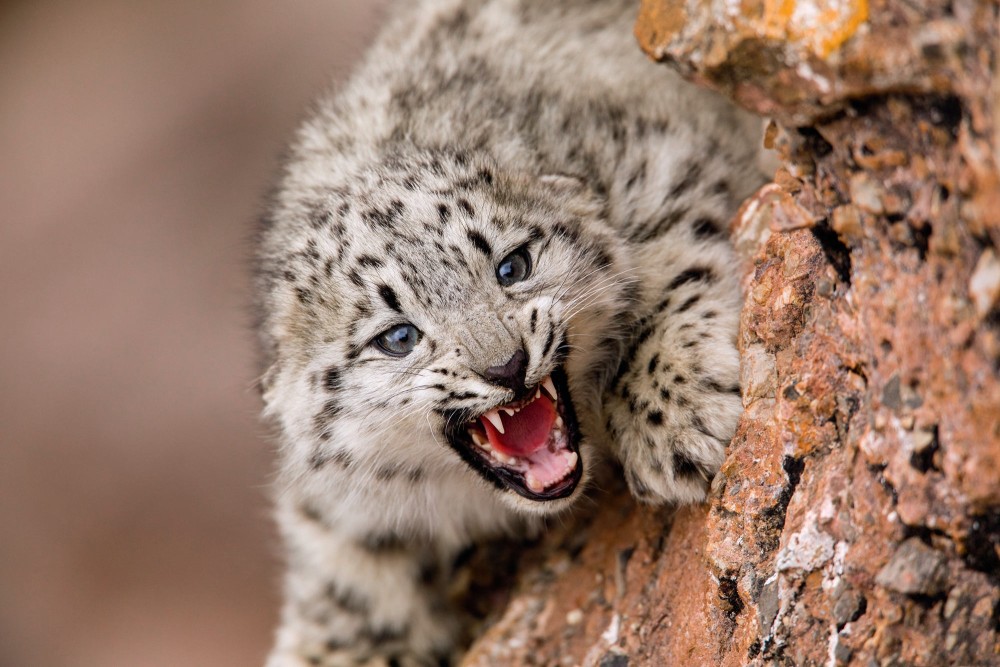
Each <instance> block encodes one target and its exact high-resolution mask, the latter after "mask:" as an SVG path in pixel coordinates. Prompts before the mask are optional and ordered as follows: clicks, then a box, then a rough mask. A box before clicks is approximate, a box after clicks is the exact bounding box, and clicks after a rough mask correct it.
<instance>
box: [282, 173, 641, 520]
mask: <svg viewBox="0 0 1000 667" xmlns="http://www.w3.org/2000/svg"><path fill="white" fill-rule="evenodd" d="M284 192H285V194H284V195H283V197H284V200H283V201H279V203H278V213H277V214H276V215H275V216H274V222H273V223H272V225H273V226H272V228H271V229H269V230H267V231H265V244H264V247H265V255H264V259H263V262H262V269H263V273H262V275H263V276H264V280H265V281H266V282H267V292H268V294H269V296H268V298H267V301H266V303H265V321H266V325H265V331H267V332H268V333H267V336H266V340H265V344H266V345H267V346H268V347H269V348H270V355H271V361H272V367H271V370H270V371H269V373H268V374H267V376H266V380H265V399H266V402H267V403H268V410H269V411H270V412H271V413H272V414H274V415H276V416H277V419H278V421H279V423H280V424H281V426H282V428H283V431H284V434H285V436H286V438H285V440H286V442H287V443H289V446H292V447H296V448H299V449H300V450H301V452H300V453H301V455H302V458H306V459H308V460H309V461H311V464H312V465H313V466H314V467H316V468H321V467H323V466H327V465H334V466H340V467H341V468H345V467H349V468H351V469H352V470H353V479H352V482H353V483H362V484H364V483H376V482H377V481H378V480H380V479H382V478H390V477H399V476H404V477H408V478H409V479H411V481H413V482H414V483H419V482H420V481H421V480H430V479H433V478H434V477H435V475H437V476H442V475H448V476H454V475H464V476H468V477H470V478H474V479H475V480H477V482H478V483H479V484H480V485H482V483H483V482H485V483H487V484H488V485H489V486H490V487H492V488H494V489H496V491H497V492H498V493H500V494H501V496H502V497H503V498H504V499H505V501H506V502H508V503H509V504H512V505H513V506H514V507H516V508H519V509H522V510H527V511H530V512H536V513H537V512H546V511H549V510H553V509H558V508H560V507H562V506H564V505H565V504H566V502H568V501H569V500H570V499H571V498H572V497H573V496H574V495H575V493H576V492H577V490H578V488H579V487H580V486H581V485H580V484H579V482H580V480H581V478H583V477H584V475H585V472H584V471H585V467H586V463H587V462H588V461H587V459H588V457H589V456H590V452H589V450H588V448H587V446H586V445H585V443H584V442H583V437H582V436H583V432H584V430H585V429H584V428H582V427H581V424H580V422H579V420H578V418H577V414H578V412H581V411H584V410H585V411H589V412H593V413H595V414H596V412H597V411H598V410H599V401H598V398H599V388H600V386H601V384H602V382H603V380H604V379H605V375H606V373H607V371H608V367H609V365H611V364H613V358H614V356H615V354H616V353H617V351H618V347H617V345H618V343H617V337H616V336H615V335H614V333H615V331H616V326H618V318H619V313H621V312H623V311H624V304H625V303H626V302H627V300H628V298H629V295H628V292H629V290H628V283H629V281H628V279H627V273H628V270H627V267H626V265H625V258H624V256H623V253H622V252H621V250H620V248H619V246H618V242H617V241H615V240H614V239H613V237H611V236H610V235H609V234H607V233H606V231H605V228H604V225H602V224H601V223H600V222H599V220H600V217H601V215H602V210H601V201H600V199H599V198H598V197H595V196H594V195H593V194H592V193H590V192H589V191H588V190H586V189H585V188H584V187H583V186H582V184H581V183H580V182H579V181H577V180H575V179H573V178H569V177H564V176H533V175H523V174H504V173H500V172H499V171H498V170H497V169H496V168H495V167H494V166H492V165H491V164H490V163H489V162H488V161H485V160H479V159H476V158H475V157H471V156H469V155H466V154H446V153H433V154H424V155H420V156H413V155H408V156H394V157H392V158H390V159H387V160H383V161H382V162H381V163H380V164H379V165H378V166H377V167H374V168H369V169H365V170H364V171H363V172H362V173H361V174H360V175H356V177H355V178H354V179H353V180H352V185H351V186H350V187H347V186H343V187H337V186H328V185H325V184H323V183H321V182H319V183H314V184H310V185H309V186H302V187H296V188H286V189H285V191H284ZM292 193H299V194H292ZM301 193H308V194H301ZM268 238H272V239H280V240H275V241H273V242H271V243H268V241H267V239H268ZM267 248H276V249H280V250H276V251H275V252H274V254H270V255H269V254H268V250H267ZM289 248H291V249H292V250H291V251H289V250H288V249H289ZM306 447H308V451H306V450H305V449H304V448H306Z"/></svg>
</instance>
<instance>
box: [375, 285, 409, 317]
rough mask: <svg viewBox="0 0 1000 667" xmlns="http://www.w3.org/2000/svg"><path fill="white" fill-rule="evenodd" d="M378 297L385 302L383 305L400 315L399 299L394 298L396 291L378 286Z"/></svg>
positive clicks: (401, 310) (384, 286)
mask: <svg viewBox="0 0 1000 667" xmlns="http://www.w3.org/2000/svg"><path fill="white" fill-rule="evenodd" d="M378 293H379V296H381V297H382V300H383V301H385V305H387V306H389V308H391V309H392V310H394V311H396V312H397V313H402V312H403V309H402V308H400V306H399V297H397V296H396V291H395V290H394V289H392V288H391V287H389V286H388V285H379V288H378Z"/></svg>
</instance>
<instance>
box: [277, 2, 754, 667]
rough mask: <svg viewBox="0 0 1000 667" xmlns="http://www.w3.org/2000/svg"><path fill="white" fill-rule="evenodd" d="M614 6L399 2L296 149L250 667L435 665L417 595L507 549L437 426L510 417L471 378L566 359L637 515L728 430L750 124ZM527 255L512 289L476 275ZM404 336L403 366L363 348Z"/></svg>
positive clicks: (720, 444) (511, 510)
mask: <svg viewBox="0 0 1000 667" xmlns="http://www.w3.org/2000/svg"><path fill="white" fill-rule="evenodd" d="M633 4H634V3H633V2H631V1H630V0H629V1H625V0H608V1H606V2H597V1H593V0H591V1H588V0H558V1H556V0H551V1H546V2H538V1H536V0H520V1H518V0H478V1H477V0H438V1H433V2H430V1H424V2H419V3H399V4H398V5H397V6H396V8H395V11H394V12H393V15H394V19H393V20H392V22H391V25H389V26H388V27H387V29H386V30H385V32H384V34H383V36H382V37H381V38H380V40H379V41H378V42H377V44H376V45H375V46H374V47H373V48H372V49H371V51H370V53H369V54H368V57H367V58H366V60H365V61H364V63H363V64H362V66H361V67H360V69H359V70H358V71H357V72H356V73H355V75H354V77H353V78H352V80H351V81H350V82H349V83H348V84H347V86H346V87H345V88H344V89H343V90H341V91H340V92H339V93H338V94H336V95H333V94H331V95H329V96H327V97H324V98H322V99H321V100H320V101H319V103H318V104H317V106H316V108H315V111H314V113H313V115H312V116H311V118H310V119H309V120H308V121H306V122H305V124H304V125H303V126H302V128H301V129H300V131H299V133H298V135H297V138H296V140H295V142H294V144H293V146H292V148H291V150H290V154H289V155H290V159H289V160H288V162H287V164H286V166H285V168H284V171H283V174H282V177H281V179H280V183H279V187H278V188H277V189H276V190H275V193H274V195H273V197H272V199H271V202H270V205H269V210H268V214H267V215H266V217H265V222H264V225H263V226H262V229H261V232H260V242H259V249H258V260H257V268H258V271H257V276H258V277H257V292H258V294H259V297H260V312H261V318H260V327H259V332H260V338H261V341H262V349H263V356H264V360H265V368H266V370H265V372H264V374H263V376H262V381H261V385H262V390H263V396H264V400H265V406H266V408H265V413H266V415H267V417H268V418H269V419H270V420H271V421H272V422H273V423H274V424H275V425H276V426H277V429H278V431H279V439H280V445H281V446H280V475H279V479H278V482H277V515H278V523H279V526H280V528H281V531H282V534H283V537H284V540H285V543H286V545H287V554H288V570H287V575H286V581H285V606H284V609H283V614H282V622H281V627H280V629H279V632H278V637H277V644H276V646H275V648H274V651H273V653H272V655H271V658H270V660H269V663H268V665H269V667H290V666H292V665H295V666H299V665H349V664H350V665H353V664H369V665H376V664H380V665H418V664H419V665H424V664H428V665H436V664H445V663H447V661H448V660H450V659H453V658H454V657H455V655H456V638H457V637H458V636H459V635H458V631H459V628H458V625H457V622H456V620H455V616H454V615H453V614H452V611H451V609H450V607H449V604H448V601H447V600H446V599H444V597H443V595H442V593H441V590H442V588H441V586H440V584H439V582H440V580H441V578H447V577H448V572H449V568H450V567H451V566H452V563H453V561H454V559H455V556H456V554H458V553H459V552H460V551H461V550H462V549H463V548H464V547H465V546H467V545H468V544H470V543H472V542H474V541H477V540H481V539H484V538H487V537H492V536H496V535H498V534H503V533H505V532H512V531H521V530H525V529H529V528H531V527H532V526H534V525H535V524H536V522H537V521H538V517H541V516H544V515H547V514H551V513H553V512H558V511H560V510H562V509H564V508H565V507H567V506H568V505H569V504H571V503H572V502H573V501H574V500H575V499H576V498H577V497H579V495H580V493H581V492H582V491H581V489H582V488H583V487H584V486H585V484H581V485H580V486H579V487H578V489H577V491H576V492H574V493H573V494H572V495H571V496H570V497H568V498H565V499H561V500H553V501H548V502H537V501H532V500H529V499H527V498H524V497H521V496H519V495H517V494H515V493H511V492H510V491H509V490H505V489H503V488H499V487H498V486H496V485H493V484H490V483H489V482H488V481H486V480H485V479H484V478H483V477H482V476H480V475H478V474H476V472H475V471H474V470H472V468H471V467H470V466H469V465H468V464H467V463H466V462H465V461H463V459H462V457H461V456H459V454H458V453H457V452H456V451H455V450H454V449H452V448H451V447H449V446H448V445H447V443H446V442H445V438H444V435H443V433H444V429H445V428H446V426H447V423H446V422H447V420H448V419H455V418H456V415H476V414H479V413H481V412H483V411H484V410H487V409H489V408H491V407H493V406H496V405H498V404H500V403H504V402H506V401H509V400H510V392H509V391H508V389H506V388H504V387H500V386H497V385H496V384H491V383H489V382H487V381H486V380H485V378H484V376H483V372H484V370H485V369H487V368H490V367H493V366H497V365H503V364H504V363H505V362H506V361H507V360H508V359H510V358H511V355H512V353H513V352H514V351H515V350H518V349H523V350H524V351H525V352H526V354H527V359H528V362H527V366H526V369H525V371H524V372H525V380H524V381H525V383H526V384H527V385H528V386H532V385H534V384H537V383H538V382H540V381H541V380H542V379H543V378H544V377H545V376H546V375H547V374H548V373H550V372H551V371H552V369H553V368H554V367H555V366H556V365H563V366H564V368H565V370H566V373H567V376H568V382H569V387H570V393H571V395H572V398H573V403H574V405H575V407H576V412H577V414H578V416H579V419H580V422H581V424H580V427H581V431H582V434H583V443H582V447H581V457H582V459H583V461H584V464H585V467H586V468H588V469H587V470H585V471H584V483H585V482H586V479H587V478H588V476H589V472H590V471H589V467H590V466H592V465H594V463H595V461H596V460H597V453H598V451H605V452H610V453H611V454H613V455H615V456H617V457H618V459H619V460H620V461H621V462H622V464H623V467H624V470H625V475H626V478H627V480H628V483H629V485H630V487H631V489H632V491H633V492H634V494H635V495H636V497H638V498H639V499H641V500H644V501H648V502H652V503H664V502H691V501H697V500H700V499H702V498H703V497H704V494H705V491H706V488H707V484H708V482H709V480H710V479H711V478H712V476H713V474H714V473H715V471H716V470H717V469H718V467H719V465H720V463H721V461H722V458H723V451H724V447H725V445H726V443H727V442H728V440H729V439H730V437H731V436H732V434H733V431H734V429H735V425H736V420H737V418H738V415H739V412H740V401H739V386H738V358H737V354H736V349H735V336H736V328H737V310H738V296H739V295H738V286H737V282H736V279H735V277H734V274H733V265H734V260H733V254H732V250H731V249H730V247H729V245H728V243H727V239H726V234H725V228H726V224H727V221H728V219H729V218H730V216H731V215H732V213H733V212H734V210H735V207H736V206H737V205H738V203H739V201H740V200H741V199H742V198H744V197H745V196H747V195H748V194H749V193H750V191H751V190H752V189H753V188H754V187H755V186H756V185H758V182H759V177H758V175H757V172H756V170H755V168H754V161H755V157H756V141H755V137H756V136H757V134H758V133H757V132H755V131H754V127H755V125H754V123H753V121H752V120H750V119H748V118H746V117H745V116H743V115H742V114H740V113H739V112H737V111H735V110H733V109H732V108H730V107H729V106H727V105H726V104H724V103H723V102H722V101H721V100H720V99H719V98H717V97H715V96H714V95H712V94H710V93H708V92H705V91H702V90H698V89H695V88H692V87H690V86H688V85H686V84H684V83H682V82H680V81H679V80H678V79H677V78H676V77H675V76H673V75H671V74H670V73H669V72H668V71H667V70H666V69H664V68H662V67H657V66H654V65H652V64H650V63H648V62H647V61H646V60H645V58H644V57H643V56H642V54H641V53H640V52H639V51H638V49H637V47H636V46H635V45H634V43H633V40H632V38H631V23H632V21H633V16H632V9H633V7H632V5H633ZM521 247H525V248H527V250H528V252H529V254H530V255H531V258H532V262H533V270H532V273H531V275H530V277H529V278H528V279H527V280H525V281H524V282H520V283H517V284H514V285H511V286H508V287H503V286H501V285H499V284H498V282H497V279H496V277H495V272H496V267H497V264H498V262H500V260H501V259H502V258H503V257H504V256H506V255H507V254H508V253H510V252H512V251H513V250H515V249H517V248H521ZM405 322H409V323H412V324H413V325H414V326H415V327H416V328H417V329H418V330H419V331H420V333H421V336H422V337H421V339H420V342H419V343H418V344H417V346H416V348H415V349H414V350H413V352H412V353H410V354H409V355H407V356H405V357H391V356H389V355H387V354H385V353H384V352H382V351H380V350H379V349H378V348H377V347H376V346H373V344H372V341H373V339H375V338H376V337H377V336H378V335H379V334H380V333H381V332H383V331H385V330H386V329H388V328H389V327H392V326H394V325H397V324H400V323H405Z"/></svg>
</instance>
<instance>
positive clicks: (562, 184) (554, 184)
mask: <svg viewBox="0 0 1000 667" xmlns="http://www.w3.org/2000/svg"><path fill="white" fill-rule="evenodd" d="M538 182H539V183H541V184H542V185H545V186H546V187H549V188H551V189H552V190H553V191H554V192H559V193H566V194H570V193H574V194H575V193H578V192H580V191H581V190H584V189H586V187H587V185H586V183H584V182H583V178H581V177H580V176H576V175H574V174H542V175H541V176H539V177H538Z"/></svg>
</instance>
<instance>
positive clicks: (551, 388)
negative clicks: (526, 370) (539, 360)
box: [542, 375, 559, 400]
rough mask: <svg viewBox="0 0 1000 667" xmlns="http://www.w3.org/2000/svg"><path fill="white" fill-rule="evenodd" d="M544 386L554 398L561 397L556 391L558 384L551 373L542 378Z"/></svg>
mask: <svg viewBox="0 0 1000 667" xmlns="http://www.w3.org/2000/svg"><path fill="white" fill-rule="evenodd" d="M542 386H543V387H545V391H547V392H549V396H551V397H552V398H553V400H554V399H557V398H559V394H558V393H556V385H555V383H554V382H552V376H551V375H550V376H548V377H547V378H545V379H544V380H542Z"/></svg>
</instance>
